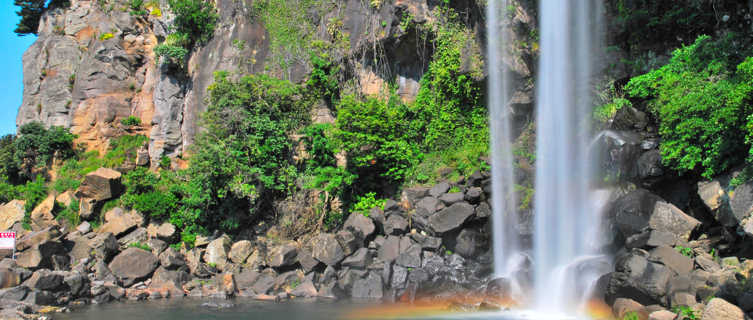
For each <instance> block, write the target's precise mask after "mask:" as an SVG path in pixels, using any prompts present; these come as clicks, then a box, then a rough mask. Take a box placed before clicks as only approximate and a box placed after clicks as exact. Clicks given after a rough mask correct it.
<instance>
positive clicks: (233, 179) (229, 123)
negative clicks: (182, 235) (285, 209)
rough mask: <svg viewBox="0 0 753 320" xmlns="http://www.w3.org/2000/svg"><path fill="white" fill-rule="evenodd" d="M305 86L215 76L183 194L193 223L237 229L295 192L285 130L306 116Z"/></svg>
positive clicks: (263, 78) (294, 173)
mask: <svg viewBox="0 0 753 320" xmlns="http://www.w3.org/2000/svg"><path fill="white" fill-rule="evenodd" d="M301 97H302V92H301V88H300V87H299V86H297V85H294V84H292V83H290V82H288V81H284V80H278V79H273V78H270V77H267V76H264V75H254V76H246V77H243V78H241V79H239V80H237V81H234V80H231V79H230V77H229V76H228V74H227V73H224V72H218V73H217V74H216V76H215V82H214V83H213V84H212V85H211V86H210V87H209V107H208V109H207V112H206V113H205V115H204V119H203V124H204V127H205V128H206V129H207V130H206V131H205V132H203V133H202V134H200V135H199V137H198V138H197V141H196V143H195V145H194V149H193V150H194V154H193V155H192V157H191V160H190V167H189V168H188V170H187V172H186V180H187V183H185V184H183V186H182V187H183V188H185V190H183V191H182V192H181V193H182V194H184V195H187V197H186V198H184V201H185V202H186V203H187V204H188V208H187V209H186V210H184V211H183V215H184V216H183V217H182V219H183V220H185V221H186V222H187V223H188V224H194V223H201V225H203V226H207V227H210V226H219V227H221V228H223V229H225V230H234V229H235V228H237V227H238V226H239V224H240V223H241V222H242V221H244V220H246V219H249V218H252V217H253V216H254V215H255V214H256V213H257V208H259V207H260V206H264V205H268V204H269V202H268V201H269V200H271V199H273V198H274V197H275V196H278V195H282V194H285V193H286V192H287V191H288V190H290V189H291V188H293V186H294V184H293V182H294V181H295V178H296V176H297V170H296V168H295V166H293V164H292V150H293V149H292V142H291V141H290V139H289V138H288V136H287V134H286V133H287V132H289V131H292V130H294V129H297V128H298V127H299V126H300V125H301V124H303V122H304V121H305V119H306V116H307V115H308V110H307V109H308V108H309V102H308V101H307V100H304V99H302V98H301Z"/></svg>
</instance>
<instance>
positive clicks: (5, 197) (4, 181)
mask: <svg viewBox="0 0 753 320" xmlns="http://www.w3.org/2000/svg"><path fill="white" fill-rule="evenodd" d="M20 195H21V194H20V193H19V190H18V187H16V186H15V185H13V184H12V183H10V182H8V178H6V177H5V176H0V203H6V202H8V201H11V200H13V199H18V198H19V197H20Z"/></svg>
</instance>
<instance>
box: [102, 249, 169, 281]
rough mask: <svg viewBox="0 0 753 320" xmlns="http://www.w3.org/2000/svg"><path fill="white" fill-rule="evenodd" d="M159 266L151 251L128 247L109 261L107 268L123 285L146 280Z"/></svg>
mask: <svg viewBox="0 0 753 320" xmlns="http://www.w3.org/2000/svg"><path fill="white" fill-rule="evenodd" d="M157 266H159V259H157V257H155V256H154V255H153V254H152V253H151V252H149V251H146V250H142V249H139V248H128V249H126V250H125V251H123V252H121V253H120V254H118V255H117V256H115V258H114V259H112V262H110V265H109V269H110V271H111V272H112V274H113V275H114V276H115V277H116V278H117V279H118V282H120V284H121V285H123V286H124V287H127V286H130V285H131V284H133V283H134V282H137V281H141V280H146V279H147V278H149V276H151V275H152V272H154V270H155V269H157Z"/></svg>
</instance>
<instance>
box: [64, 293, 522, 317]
mask: <svg viewBox="0 0 753 320" xmlns="http://www.w3.org/2000/svg"><path fill="white" fill-rule="evenodd" d="M208 304H210V305H211V304H213V305H214V306H209V305H208ZM223 304H225V306H224V307H221V308H217V307H216V306H222V305H223ZM227 304H231V306H229V305H227ZM379 308H380V307H379V306H375V305H374V304H369V303H357V302H355V303H354V302H352V301H348V302H327V301H324V302H322V301H317V302H310V301H309V302H305V301H294V302H284V303H271V302H259V301H253V300H242V299H235V300H220V301H208V300H206V299H202V300H197V299H190V298H184V299H169V300H159V301H149V302H143V301H142V302H123V303H110V304H105V305H92V306H87V307H83V308H81V309H77V310H74V311H72V312H70V313H66V314H56V315H54V319H63V320H65V319H98V320H99V319H107V320H125V319H150V320H178V319H180V320H193V319H223V320H224V319H258V320H268V319H293V320H294V319H306V320H309V319H311V320H318V319H321V320H335V319H343V320H351V319H353V320H355V319H427V320H430V319H510V320H513V319H530V318H529V317H526V316H524V315H516V316H510V315H504V314H500V313H448V314H437V313H436V312H430V315H427V314H423V315H422V314H420V313H416V312H406V313H404V314H402V316H398V315H397V314H394V313H393V314H390V313H389V312H386V313H385V315H384V317H380V316H378V315H376V316H375V314H374V313H373V312H371V311H373V310H378V309H379ZM366 310H370V311H368V312H367V311H366ZM385 310H390V308H389V307H386V308H385Z"/></svg>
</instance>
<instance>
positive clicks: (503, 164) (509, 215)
mask: <svg viewBox="0 0 753 320" xmlns="http://www.w3.org/2000/svg"><path fill="white" fill-rule="evenodd" d="M506 8H507V0H498V1H497V0H490V1H488V3H487V12H486V13H487V15H486V19H487V24H486V28H487V39H488V46H487V54H488V66H489V67H488V70H489V84H488V85H489V91H488V92H489V114H490V116H489V122H490V123H489V126H490V134H491V140H490V145H491V155H492V156H491V161H492V164H491V165H492V168H491V169H492V170H491V171H492V211H493V213H492V220H491V223H492V234H493V237H494V239H493V244H494V245H493V250H494V273H495V276H496V277H509V276H510V275H511V273H512V272H514V271H515V270H514V268H515V266H514V264H515V261H516V260H517V259H516V257H517V256H519V255H520V247H519V245H518V232H517V231H516V226H517V225H518V213H517V210H516V199H515V188H514V186H515V184H514V167H513V157H512V136H511V132H512V130H511V128H510V126H511V119H510V118H511V111H510V108H508V106H507V103H508V101H509V100H510V99H509V97H510V94H509V92H510V88H511V84H510V77H509V73H508V72H507V71H506V70H505V68H504V67H503V56H502V55H503V54H504V53H505V52H506V50H505V42H506V40H507V37H506V35H505V32H503V30H502V28H503V26H505V25H506V23H505V21H504V20H505V17H506V15H504V14H502V11H501V10H502V9H506Z"/></svg>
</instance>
